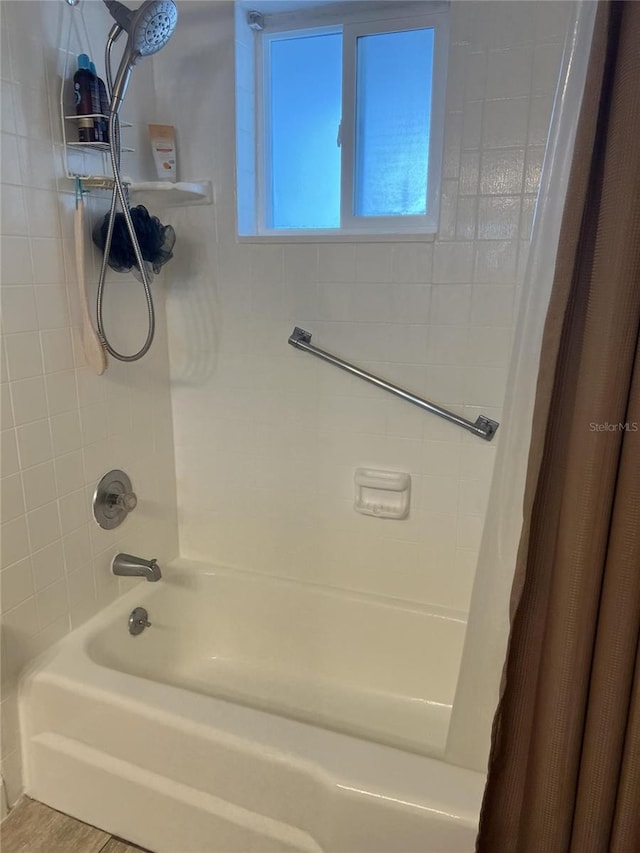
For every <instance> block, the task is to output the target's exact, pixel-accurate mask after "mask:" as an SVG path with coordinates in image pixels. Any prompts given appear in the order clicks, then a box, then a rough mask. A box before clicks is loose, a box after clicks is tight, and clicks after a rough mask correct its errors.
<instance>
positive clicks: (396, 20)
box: [244, 4, 449, 239]
mask: <svg viewBox="0 0 640 853" xmlns="http://www.w3.org/2000/svg"><path fill="white" fill-rule="evenodd" d="M398 5H400V4H398ZM427 28H433V30H434V48H433V75H432V93H431V120H430V131H429V160H428V163H429V165H428V172H427V188H426V189H427V208H426V209H427V213H425V214H421V215H417V216H416V215H413V216H411V215H407V216H401V215H400V216H356V215H355V214H354V210H355V204H354V185H355V118H356V109H357V104H356V63H357V39H358V38H359V37H360V36H367V35H374V34H378V33H392V32H402V31H407V30H414V29H427ZM330 33H341V34H342V125H341V129H340V138H341V145H340V157H341V163H340V176H341V177H340V225H339V227H337V228H273V227H270V226H269V225H268V222H267V212H268V211H269V210H271V207H269V205H271V201H272V198H271V190H272V183H271V168H270V166H271V163H272V160H271V134H270V125H271V122H270V115H269V109H268V107H269V105H270V102H271V101H270V95H271V93H270V88H269V84H270V73H269V68H270V64H269V61H270V49H269V48H270V45H271V43H272V42H273V41H277V40H281V39H288V38H296V37H304V36H312V35H322V34H330ZM448 47H449V14H448V10H447V9H441V8H439V9H435V10H433V11H428V12H418V13H416V12H415V11H413V10H412V11H411V12H406V13H405V15H404V16H403V13H402V10H401V9H400V8H399V9H398V12H397V14H396V15H394V16H393V17H387V16H384V15H382V16H378V15H376V13H375V11H369V12H368V13H364V12H363V13H362V14H361V15H358V16H357V17H356V18H353V17H352V16H348V18H347V19H345V20H343V21H338V20H335V21H327V19H326V18H319V17H316V16H314V15H313V13H310V14H308V15H305V16H304V18H301V17H300V16H298V17H297V18H296V20H295V22H294V23H288V22H287V23H285V22H284V21H283V22H282V24H279V25H274V26H270V27H269V28H266V29H264V30H262V31H261V32H259V33H256V64H255V70H256V80H255V120H256V125H255V130H256V171H255V189H254V193H255V226H256V227H255V232H254V234H253V235H244V236H248V237H249V239H250V237H251V236H253V237H258V238H260V237H263V238H274V239H277V238H287V237H297V238H307V239H309V238H313V237H320V238H331V237H334V238H339V237H349V236H353V237H382V238H384V237H411V236H416V237H419V236H424V235H435V234H436V233H437V231H438V221H439V211H440V192H441V184H442V162H443V147H444V118H445V98H446V82H447V60H448ZM336 132H337V129H336Z"/></svg>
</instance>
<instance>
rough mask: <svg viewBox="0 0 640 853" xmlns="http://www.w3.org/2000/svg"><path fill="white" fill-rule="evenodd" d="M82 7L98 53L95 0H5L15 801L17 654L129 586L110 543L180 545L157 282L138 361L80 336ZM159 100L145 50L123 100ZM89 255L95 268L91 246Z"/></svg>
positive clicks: (142, 113) (6, 763) (6, 514)
mask: <svg viewBox="0 0 640 853" xmlns="http://www.w3.org/2000/svg"><path fill="white" fill-rule="evenodd" d="M81 12H82V14H83V16H84V20H85V22H86V25H87V32H88V37H89V39H90V44H89V49H90V52H91V53H92V54H93V56H94V58H95V59H96V61H97V62H98V65H99V66H100V65H101V60H102V51H103V42H104V38H105V37H106V34H107V32H108V29H109V26H110V19H109V17H108V14H107V13H106V10H105V9H104V7H103V4H102V3H101V2H97V0H83V3H82V4H81V5H80V6H79V7H78V9H71V8H70V7H68V6H67V5H66V4H65V3H62V2H43V3H37V2H29V3H26V2H19V0H8V2H7V0H3V2H2V3H1V4H0V14H1V16H2V17H1V26H0V29H1V31H2V38H3V42H2V98H1V101H0V106H1V108H2V131H3V133H2V140H1V144H2V151H1V154H2V186H1V187H0V197H1V199H2V222H1V227H0V232H1V233H0V241H1V244H0V259H1V281H2V288H1V290H0V299H1V304H2V333H3V334H2V337H3V354H4V355H3V358H2V367H3V374H2V384H1V386H0V388H1V391H2V400H1V415H2V433H1V436H0V442H1V450H2V470H1V474H2V479H1V480H0V485H1V501H2V503H1V521H2V526H1V530H0V537H1V552H2V553H1V558H2V559H1V570H0V594H1V611H2V702H1V706H0V710H1V715H2V751H1V772H2V775H3V777H4V779H5V782H6V785H7V791H8V795H9V798H10V799H11V800H12V801H13V800H14V799H15V798H16V796H17V794H18V793H19V791H20V786H21V775H20V757H19V750H18V729H17V716H16V712H15V686H16V674H17V673H18V671H19V669H20V667H21V666H22V665H23V664H24V663H25V662H26V661H27V660H28V659H29V658H30V657H32V656H33V655H35V654H36V653H38V652H40V651H42V650H43V649H45V648H46V647H47V646H48V645H50V644H51V643H52V642H53V641H54V640H56V639H58V638H59V637H61V636H63V635H64V634H65V633H67V632H68V631H69V630H70V629H72V628H75V627H77V626H78V625H79V624H81V623H82V622H83V621H85V620H86V619H87V618H89V617H90V616H91V615H92V614H93V613H95V612H96V611H97V610H99V609H100V608H101V607H103V606H105V605H106V604H108V603H109V602H110V601H111V600H113V598H114V597H115V596H117V595H118V593H119V591H120V589H121V588H122V589H124V588H125V586H126V584H125V583H124V582H123V584H122V587H119V585H118V583H117V582H116V580H115V579H114V578H112V577H111V576H110V566H109V563H110V559H111V557H112V555H113V554H114V553H115V552H116V551H117V550H120V549H124V550H127V551H133V552H134V553H140V554H141V555H145V556H157V557H158V558H159V559H160V560H166V559H170V558H172V557H173V556H174V555H175V553H176V552H177V525H176V509H175V481H174V477H175V474H174V463H173V438H172V428H171V406H170V392H169V381H168V380H169V370H168V348H167V340H166V329H165V321H164V305H163V292H162V287H163V286H162V283H161V282H160V281H158V282H157V283H156V284H155V285H154V291H155V296H156V304H157V308H158V315H159V316H158V320H159V323H158V326H159V328H158V336H157V339H156V342H155V344H154V347H153V349H152V351H151V353H150V355H149V356H147V358H146V359H145V360H144V361H143V362H140V363H139V364H135V365H123V364H121V363H114V362H111V364H110V366H109V369H108V371H107V373H106V374H105V376H104V377H96V376H95V375H93V374H92V373H90V371H89V370H88V368H87V367H86V365H85V362H84V357H83V354H82V351H81V348H80V347H79V346H78V343H79V339H78V336H77V322H78V303H77V284H76V280H75V268H74V262H73V219H72V217H73V207H74V198H73V195H72V194H71V193H70V190H71V189H72V184H71V183H70V182H68V181H67V180H66V179H65V178H64V176H63V171H62V156H61V149H60V141H61V135H60V129H59V128H60V121H59V115H58V110H59V107H58V99H59V79H60V77H59V75H60V73H61V71H62V69H63V67H64V54H63V53H62V52H61V51H60V50H59V48H60V44H61V43H63V44H65V45H66V23H67V21H68V16H69V15H71V16H74V17H73V20H74V21H75V23H76V26H75V27H74V37H73V38H74V41H72V45H71V48H72V50H74V51H77V44H78V43H77V39H78V38H80V37H82V39H83V42H82V48H83V49H87V44H86V42H85V41H84V39H85V36H84V28H83V26H82V23H81V20H80V18H79V15H80V13H81ZM79 34H80V35H79ZM153 104H154V94H153V70H152V67H151V65H149V64H147V65H145V64H144V63H142V64H141V65H140V67H139V68H137V69H136V72H135V76H134V79H133V81H132V83H131V87H130V89H129V97H128V99H127V108H129V109H131V111H132V114H133V115H136V116H137V117H138V118H139V120H140V121H142V122H146V121H147V120H150V119H151V118H153V117H154V106H153ZM127 108H125V112H126V110H127ZM136 132H137V131H136ZM138 135H140V136H141V139H142V142H143V144H144V139H143V138H142V135H141V134H140V133H139V134H138ZM89 157H90V155H87V158H86V159H87V166H89ZM147 161H150V158H148V157H147V158H144V157H141V158H138V157H137V156H136V157H132V158H130V159H129V160H128V162H126V164H125V169H126V170H127V171H128V172H129V173H131V172H132V171H134V174H141V176H142V177H146V176H148V171H145V170H148V169H149V168H150V163H149V162H147ZM97 163H101V158H99V159H98V161H97ZM95 195H96V194H95V193H94V194H93V195H92V196H91V197H90V198H89V201H88V205H89V208H90V209H89V212H88V213H89V217H90V219H91V221H92V222H93V221H95V219H97V218H98V217H99V216H102V215H103V214H104V208H105V201H104V199H102V200H101V199H97V198H93V196H95ZM88 228H89V225H87V233H88ZM87 264H88V266H87V269H88V273H89V275H90V276H91V280H92V281H95V280H96V277H97V271H96V256H95V255H94V253H93V251H92V250H91V249H88V250H87ZM115 278H116V279H117V282H118V283H117V284H113V285H112V290H111V291H110V292H109V293H108V294H107V301H108V302H109V307H110V308H111V310H112V315H113V316H115V317H120V316H124V315H125V314H126V315H127V317H128V321H127V323H126V324H125V325H126V328H125V329H124V330H123V331H122V332H121V333H120V334H119V335H118V340H119V342H121V343H122V345H123V346H124V347H126V348H127V349H129V350H130V349H132V348H133V346H134V345H135V343H136V342H137V341H139V340H140V339H141V338H142V336H143V335H144V331H141V330H143V329H144V325H142V324H143V323H144V306H143V305H141V304H140V303H141V295H140V293H139V285H138V284H137V283H135V282H133V280H132V278H130V277H126V279H124V278H122V277H115ZM113 467H123V468H125V470H127V471H129V473H130V474H131V476H132V479H133V482H134V487H135V488H136V491H137V492H138V495H139V499H140V503H139V507H138V509H137V510H136V513H135V515H134V516H132V517H131V518H130V519H128V520H127V521H126V522H125V524H124V525H123V526H122V527H121V528H120V529H119V530H118V531H113V532H105V531H101V530H100V529H99V528H98V527H97V526H96V525H95V522H93V521H92V520H90V500H91V494H92V491H93V488H94V486H95V483H96V481H97V479H98V478H99V477H100V476H101V475H102V474H103V473H104V472H106V471H107V470H109V469H110V468H113ZM159 494H161V495H162V496H163V499H162V501H158V498H157V495H159Z"/></svg>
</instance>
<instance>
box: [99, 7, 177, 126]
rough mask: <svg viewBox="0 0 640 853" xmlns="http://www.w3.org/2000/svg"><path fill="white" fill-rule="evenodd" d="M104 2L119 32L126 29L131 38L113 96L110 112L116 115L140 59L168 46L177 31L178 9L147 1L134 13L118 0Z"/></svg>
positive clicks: (121, 63)
mask: <svg viewBox="0 0 640 853" xmlns="http://www.w3.org/2000/svg"><path fill="white" fill-rule="evenodd" d="M104 3H105V6H106V7H107V9H108V10H109V12H110V13H111V16H112V17H113V19H114V20H115V22H116V24H117V25H118V27H119V28H120V31H122V30H124V31H125V32H126V33H127V36H128V39H127V45H126V47H125V49H124V54H123V55H122V60H121V62H120V67H119V68H118V73H117V74H116V78H115V82H114V84H113V92H112V94H111V104H110V109H111V111H112V112H115V113H117V112H118V111H119V110H120V106H121V104H122V100H123V98H124V95H125V92H126V90H127V86H128V84H129V78H130V77H131V71H132V69H133V66H134V65H135V64H136V62H137V61H138V59H140V57H141V56H151V55H152V54H154V53H157V52H158V51H159V50H161V49H162V48H163V47H164V46H165V44H166V43H167V42H168V41H169V39H170V38H171V36H172V34H173V31H174V29H175V28H176V23H177V21H178V10H177V9H176V5H175V3H174V2H173V0H145V2H144V3H143V4H142V6H140V8H139V9H136V10H135V11H134V10H132V9H128V8H127V7H126V6H125V5H124V4H122V3H119V2H118V0H104ZM118 35H119V33H118Z"/></svg>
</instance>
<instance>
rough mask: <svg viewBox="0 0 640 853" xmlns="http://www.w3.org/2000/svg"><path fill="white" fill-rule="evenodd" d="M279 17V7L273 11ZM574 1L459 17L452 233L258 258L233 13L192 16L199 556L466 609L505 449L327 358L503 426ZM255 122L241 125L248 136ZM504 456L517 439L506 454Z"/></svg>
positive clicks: (184, 215)
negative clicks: (246, 188) (375, 501)
mask: <svg viewBox="0 0 640 853" xmlns="http://www.w3.org/2000/svg"><path fill="white" fill-rule="evenodd" d="M254 5H255V7H256V8H260V4H259V3H256V4H254ZM568 9H569V4H567V3H556V2H545V3H529V2H496V3H490V2H455V1H454V2H453V3H452V7H451V39H452V41H451V51H450V59H449V72H448V94H447V116H446V132H445V136H446V138H445V151H444V180H443V185H442V189H443V195H442V205H441V217H440V228H439V232H438V234H437V236H436V239H435V240H432V241H429V240H424V241H419V242H382V241H379V242H375V241H373V242H348V241H337V240H336V241H333V242H315V243H314V242H306V243H305V242H293V241H290V242H271V243H267V242H265V241H263V242H259V241H253V242H252V241H250V240H247V241H240V242H239V241H238V239H237V238H236V232H235V195H234V163H235V161H234V119H233V117H234V47H235V50H238V51H240V53H241V55H243V56H244V57H245V58H246V57H248V56H249V55H250V44H251V38H252V34H251V32H250V30H249V29H247V30H246V31H245V33H244V36H242V37H241V40H240V42H239V43H238V44H235V45H234V26H233V24H234V9H233V5H232V4H231V3H228V2H196V3H188V2H183V3H181V4H180V13H181V20H180V26H179V28H178V31H177V32H176V35H175V38H174V41H173V43H172V46H171V49H170V50H169V49H168V50H166V51H165V52H163V53H162V54H160V55H159V56H158V57H157V58H156V61H155V79H156V91H157V97H158V98H159V112H160V114H161V116H162V120H164V121H167V122H170V123H172V124H175V125H177V127H178V133H179V139H178V148H179V152H178V153H179V170H180V177H181V178H182V179H184V180H189V179H196V178H208V177H212V178H213V179H214V184H215V206H214V207H213V208H205V207H202V208H192V209H190V210H184V211H180V212H176V214H175V215H174V219H173V221H174V224H175V225H176V228H177V230H178V231H179V234H180V235H181V237H180V245H179V246H178V247H177V248H178V263H177V264H176V265H175V266H174V267H173V269H172V270H171V276H172V279H171V282H172V283H171V291H170V297H169V302H168V314H169V326H170V349H171V366H172V382H173V405H174V430H175V437H176V457H177V459H176V462H177V475H178V498H179V500H178V505H179V524H180V540H181V552H182V553H183V555H185V556H188V557H193V558H202V559H204V560H214V561H220V562H223V563H227V564H231V565H237V566H240V567H244V568H248V569H253V570H257V571H260V572H266V573H272V574H276V575H285V576H291V577H296V578H301V579H304V580H307V581H313V582H317V583H321V584H332V585H336V586H339V587H346V588H351V589H359V590H365V591H369V592H372V593H378V594H384V595H391V596H396V597H400V598H403V599H408V600H412V601H416V602H430V603H435V604H438V605H443V606H447V607H451V608H455V609H458V610H460V611H466V610H467V608H468V602H469V596H470V591H471V586H472V582H473V576H474V571H475V565H476V558H477V553H478V546H479V542H480V536H481V531H482V527H483V522H484V516H485V512H486V511H487V505H486V504H487V494H488V489H489V482H490V477H491V472H492V466H493V460H494V455H495V450H496V444H497V442H493V443H492V444H487V443H485V442H483V441H482V440H480V439H477V438H475V437H473V436H471V435H468V434H466V433H464V432H462V431H461V430H460V429H458V428H457V427H455V426H451V425H448V424H446V423H444V422H443V421H441V420H439V419H437V418H435V417H433V416H429V415H427V414H425V413H423V412H421V411H418V410H415V409H413V408H411V407H410V406H408V405H407V404H406V403H404V402H402V401H400V400H397V399H394V398H391V397H390V396H389V395H388V394H385V393H384V392H381V391H378V390H377V389H375V388H372V387H370V386H368V385H366V384H364V383H362V382H361V381H358V380H356V379H352V378H350V377H349V376H347V375H346V374H344V373H342V372H341V371H338V370H336V369H335V368H332V367H330V366H328V365H326V364H324V363H321V362H319V361H318V360H316V359H314V358H312V357H311V356H309V355H307V354H304V353H302V352H299V351H294V350H293V349H292V348H291V347H289V346H288V345H287V338H288V335H289V334H290V332H291V330H292V328H293V326H294V324H295V325H300V326H303V327H304V328H306V329H308V330H309V331H311V332H312V333H313V336H314V342H315V343H317V345H318V346H320V347H323V348H326V349H328V350H330V351H334V352H336V353H337V354H339V355H341V356H343V357H344V358H346V359H348V360H352V361H354V362H355V363H357V364H360V365H362V366H364V367H365V368H368V369H369V370H371V371H373V372H375V373H379V374H380V375H382V376H384V377H386V378H388V379H390V380H392V381H396V382H398V383H399V384H401V385H403V386H406V387H408V388H410V389H411V390H413V391H415V392H417V393H418V394H422V395H424V396H426V397H428V398H430V399H433V400H435V401H437V402H438V403H441V404H443V405H445V406H448V407H451V408H453V409H455V410H457V411H460V412H461V413H463V414H464V415H465V416H467V417H468V418H471V419H475V418H476V416H477V415H478V414H479V413H481V412H484V413H486V414H488V415H489V416H491V417H494V418H496V419H498V420H499V419H500V409H501V406H502V403H503V396H504V389H505V378H506V372H507V365H508V360H509V351H510V345H511V338H512V333H513V327H514V317H515V311H516V305H517V299H518V294H519V283H520V282H521V280H522V274H523V270H524V267H525V263H526V256H527V248H528V237H529V233H530V227H531V221H532V215H533V210H534V204H535V198H536V192H537V188H538V181H539V176H540V169H541V164H542V159H543V154H544V147H545V140H546V136H547V131H548V125H549V119H550V114H551V109H552V103H553V96H554V91H555V86H556V80H557V75H558V70H559V65H560V59H561V53H562V49H563V43H564V38H565V29H566V22H567V12H568ZM239 121H240V122H241V127H242V121H243V117H242V116H240V117H239ZM498 440H499V439H498ZM359 466H366V467H372V468H384V469H390V470H399V471H406V472H408V473H410V474H411V476H412V483H413V488H412V499H411V514H410V517H409V519H408V520H406V521H386V520H380V519H375V518H368V517H363V516H361V515H358V514H357V513H356V512H354V510H353V491H354V486H353V474H354V469H355V468H357V467H359Z"/></svg>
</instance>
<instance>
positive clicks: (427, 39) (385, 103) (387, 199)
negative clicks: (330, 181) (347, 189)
mask: <svg viewBox="0 0 640 853" xmlns="http://www.w3.org/2000/svg"><path fill="white" fill-rule="evenodd" d="M433 45H434V31H433V29H431V28H429V29H418V30H405V31H402V32H392V33H380V34H375V35H366V36H360V37H359V38H358V44H357V70H356V80H357V82H356V114H357V123H356V134H355V145H356V174H355V208H356V209H355V214H356V216H405V215H421V214H425V213H426V212H427V210H426V207H427V170H428V166H429V132H430V123H431V90H432V78H433Z"/></svg>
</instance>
